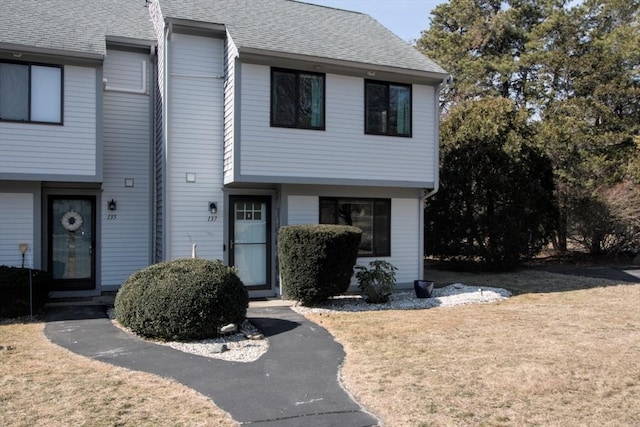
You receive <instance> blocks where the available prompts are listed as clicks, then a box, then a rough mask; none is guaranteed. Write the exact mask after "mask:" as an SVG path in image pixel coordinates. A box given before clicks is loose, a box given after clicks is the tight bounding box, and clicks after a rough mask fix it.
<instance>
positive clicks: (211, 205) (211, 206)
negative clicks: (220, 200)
mask: <svg viewBox="0 0 640 427" xmlns="http://www.w3.org/2000/svg"><path fill="white" fill-rule="evenodd" d="M209 212H211V213H212V214H213V215H215V214H217V213H218V204H217V203H216V202H209Z"/></svg>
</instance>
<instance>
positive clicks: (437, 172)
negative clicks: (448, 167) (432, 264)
mask: <svg viewBox="0 0 640 427" xmlns="http://www.w3.org/2000/svg"><path fill="white" fill-rule="evenodd" d="M451 83H452V77H447V78H446V79H444V80H442V82H441V83H440V84H439V85H438V86H436V90H435V94H434V97H433V104H434V106H433V110H434V111H436V112H437V120H436V121H435V126H434V141H435V147H434V151H435V153H434V156H433V162H434V164H433V171H434V176H433V188H432V189H431V190H428V189H426V188H425V189H423V190H422V197H420V204H419V205H418V209H419V212H418V215H419V218H420V227H421V232H420V238H419V239H418V240H419V243H418V244H419V245H420V247H419V248H418V253H421V254H422V261H423V262H422V263H418V264H420V265H419V266H418V270H419V271H418V278H419V279H420V280H424V239H425V236H424V204H425V202H426V201H427V199H428V198H429V197H432V196H433V195H435V194H436V193H437V192H438V190H439V189H440V90H441V89H442V86H444V85H447V84H451Z"/></svg>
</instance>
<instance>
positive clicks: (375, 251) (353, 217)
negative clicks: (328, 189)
mask: <svg viewBox="0 0 640 427" xmlns="http://www.w3.org/2000/svg"><path fill="white" fill-rule="evenodd" d="M320 224H341V225H353V226H354V227H358V228H359V229H361V230H362V239H361V240H360V249H359V251H358V255H359V256H365V257H366V256H390V255H391V200H390V199H367V198H335V197H321V198H320Z"/></svg>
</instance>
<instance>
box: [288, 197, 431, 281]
mask: <svg viewBox="0 0 640 427" xmlns="http://www.w3.org/2000/svg"><path fill="white" fill-rule="evenodd" d="M282 193H283V199H282V200H283V203H286V206H284V207H283V208H282V211H283V212H286V218H282V219H281V224H282V225H290V224H317V223H318V222H319V218H318V216H319V210H320V208H319V198H320V197H371V198H389V199H391V256H389V257H375V258H372V257H361V258H358V261H357V263H358V264H360V265H366V264H368V263H369V262H370V261H372V260H374V259H384V260H386V261H389V262H391V263H392V264H393V265H395V266H396V267H398V271H397V272H396V282H397V286H398V288H407V287H409V286H410V285H411V286H412V285H413V281H414V280H416V279H418V278H419V274H420V269H421V268H422V263H423V249H422V248H421V247H420V242H421V240H420V233H422V225H421V224H420V211H419V206H420V195H421V194H420V193H419V192H418V191H416V190H411V189H384V188H364V187H354V188H349V187H330V186H321V187H320V186H302V185H295V186H289V185H287V186H283V187H282ZM356 286H357V283H356V281H355V280H353V281H352V287H353V289H355V288H356Z"/></svg>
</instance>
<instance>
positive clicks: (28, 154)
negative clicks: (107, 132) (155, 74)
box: [0, 65, 99, 181]
mask: <svg viewBox="0 0 640 427" xmlns="http://www.w3.org/2000/svg"><path fill="white" fill-rule="evenodd" d="M63 99H64V107H63V108H64V110H63V121H64V123H63V125H62V126H61V125H49V124H35V123H14V122H0V152H1V153H2V156H0V177H1V176H2V175H3V174H7V175H12V176H20V175H24V176H25V178H26V179H30V180H34V181H37V180H49V181H55V180H56V179H61V177H65V180H76V181H97V180H98V179H99V177H97V170H98V168H97V161H98V159H97V142H96V120H97V118H96V69H95V68H89V67H78V66H71V65H66V66H64V94H63Z"/></svg>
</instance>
